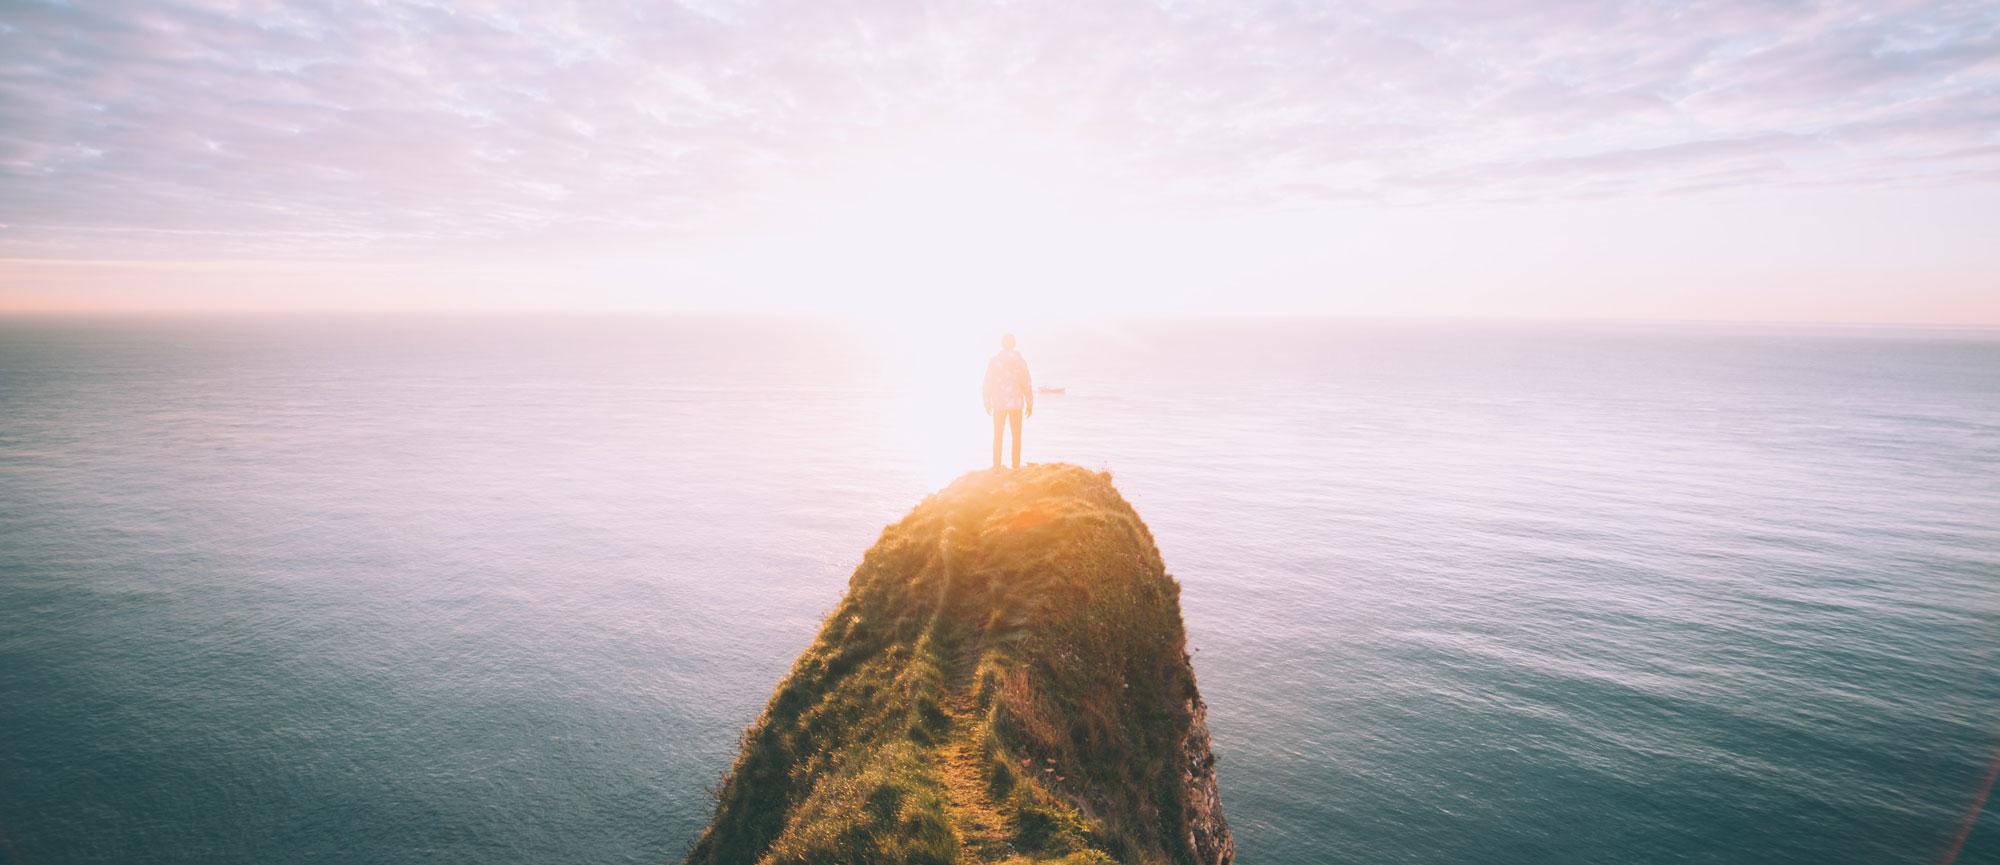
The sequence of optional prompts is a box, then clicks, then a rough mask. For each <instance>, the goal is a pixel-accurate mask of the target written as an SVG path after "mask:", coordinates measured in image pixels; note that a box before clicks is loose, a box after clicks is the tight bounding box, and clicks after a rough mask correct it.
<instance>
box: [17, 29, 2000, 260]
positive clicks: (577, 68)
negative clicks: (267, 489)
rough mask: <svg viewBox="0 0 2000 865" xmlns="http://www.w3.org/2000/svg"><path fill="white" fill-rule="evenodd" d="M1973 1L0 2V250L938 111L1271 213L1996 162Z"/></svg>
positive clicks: (308, 226)
mask: <svg viewBox="0 0 2000 865" xmlns="http://www.w3.org/2000/svg"><path fill="white" fill-rule="evenodd" d="M1996 121H2000V6H1996V5H1995V4H1993V3H1990V2H1930V3H1913V2H1903V3H1896V2H1761V3H1759V2H1741V0H1731V2H1695V3H1655V2H1632V3H1616V2H1600V0H1505V2H1481V3H1466V4H1446V3H1432V2H1376V3H1360V4H1312V3H1269V4H1263V3H1245V2H1228V3H1198V2H1125V3H1073V2H1014V3H999V4H992V5H984V6H973V5H969V4H930V3H922V2H882V3H858V2H824V0H814V2H791V3H783V2H781V3H736V2H722V0H709V2H683V3H680V4H662V3H653V2H630V3H532V4H520V5H518V6H511V5H501V4H480V3H475V4H464V5H454V6H447V5H441V4H432V3H405V2H380V3H368V4H355V3H347V2H331V0H321V2H300V3H281V2H256V0H214V2H195V0H186V2H171V0H145V2H136V0H135V2H102V3H63V2H35V0H0V223H4V224H5V226H6V227H5V228H4V229H0V256H17V257H18V256H25V257H36V256H48V257H62V256H72V255H87V256H90V257H103V256H106V255H111V256H117V255H132V256H159V255H171V254H176V253H181V252H188V251H193V252H199V253H203V254H215V255H251V256H255V255H274V256H275V255H286V256H310V255H317V254H340V253H347V252H353V251H355V250H395V249H411V248H418V247H426V248H428V247H434V246H438V245H451V244H461V243H478V242H487V243H510V242H517V241H529V240H533V241H537V242H549V241H551V240H563V239H569V240H578V241H579V242H581V241H582V240H584V239H603V238H629V239H635V240H660V241H668V240H671V239H674V238H689V237H699V236H701V235H702V234H703V233H704V232H709V231H713V230H716V229H717V228H718V226H722V225H725V224H727V223H728V222H729V220H730V219H732V218H733V216H734V215H736V214H740V213H743V212H746V211H749V210H754V209H755V208H757V207H759V206H762V205H763V204H766V203H768V202H771V201H773V200H777V199H779V198H781V197H782V195H783V190H784V189H785V188H786V187H787V185H788V184H791V183H795V182H797V181H798V180H799V179H800V178H804V177H811V176H814V175H815V173H816V172H819V171H822V170H828V169H829V166H832V165H834V164H837V163H838V162H839V161H840V160H842V159H846V158H851V157H854V156H855V155H856V154H857V153H866V152H867V151H868V150H870V149H871V148H877V147H882V146H884V145H885V144H889V143H893V142H895V141H896V140H898V138H899V137H900V136H904V135H906V134H907V135H921V134H923V133H925V132H926V131H934V130H938V129H948V130H957V131H959V132H961V133H963V134H968V135H974V136H977V135H981V134H988V133H990V134H994V135H1017V136H1019V135H1025V136H1029V137H1039V138H1047V139H1051V140H1057V141H1060V142H1062V148H1061V152H1062V153H1063V154H1064V158H1066V159H1070V160H1074V161H1078V162H1081V163H1084V164H1081V165H1078V166H1076V167H1077V169H1078V170H1079V171H1084V172H1088V173H1090V174H1091V175H1092V176H1094V177H1099V178H1101V179H1102V182H1103V184H1104V186H1105V187H1106V188H1107V189H1110V190H1112V191H1113V192H1114V194H1116V195H1118V196H1122V197H1124V198H1126V199H1129V200H1130V201H1132V202H1135V203H1139V202H1143V203H1145V204H1146V205H1147V206H1155V207H1185V208H1206V207H1215V206H1228V207H1243V208H1269V207H1288V206H1299V205H1311V204H1314V203H1321V202H1329V201H1370V202H1383V203H1390V204H1424V203H1432V202H1455V201H1466V200H1475V201H1515V200H1537V199H1548V198H1574V197H1598V196H1630V195H1652V194H1662V193H1677V192H1680V193H1686V192H1703V191H1709V192H1712V191H1716V190H1742V189H1746V188H1763V187H1772V186H1794V185H1810V186H1827V185H1834V186H1843V185H1844V186H1879V185H1913V184H1915V185H1922V184H1962V183H1983V184H1991V183H1995V182H1996V178H1997V177H2000V122H1996Z"/></svg>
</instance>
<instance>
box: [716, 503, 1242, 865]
mask: <svg viewBox="0 0 2000 865" xmlns="http://www.w3.org/2000/svg"><path fill="white" fill-rule="evenodd" d="M1214 764H1215V759H1214V757H1213V756H1211V755H1210V753H1209V738H1208V728H1207V725H1206V723H1205V721H1204V706H1203V704H1202V701H1201V695H1200V694H1199V693H1198V692H1197V691H1196V690H1195V681H1194V671H1193V669H1192V668H1191V667H1190V666H1189V664H1188V656H1187V653H1186V637H1185V634H1184V631H1183V628H1182V624H1181V615H1180V587H1179V585H1178V584H1177V583H1175V582H1174V580H1173V578H1172V577H1171V576H1168V575H1167V573H1166V570H1165V568H1164V566H1163V565H1162V564H1161V561H1160V554H1159V550H1158V549H1157V548H1156V547H1155V546H1154V544H1153V538H1152V535H1151V533H1150V532H1148V531H1147V530H1146V526H1145V524H1144V523H1143V522H1141V521H1140V520H1139V517H1138V515H1137V514H1135V513H1133V511H1132V508H1131V506H1130V505H1128V504H1126V503H1125V500H1124V498H1122V497H1121V496H1119V494H1118V491H1117V489H1115V488H1114V487H1113V486H1112V485H1111V478H1110V476H1109V475H1105V474H1098V473H1093V472H1089V471H1086V470H1084V469H1081V468H1078V467H1076V466H1070V465H1060V464H1058V465H1036V466H1029V467H1027V468H1024V469H1021V470H1019V471H1015V472H1005V473H1002V472H977V473H974V474H969V475H966V476H964V477H962V478H960V479H958V480H957V481H955V482H953V483H952V484H951V485H950V486H948V487H946V488H945V489H944V490H942V491H940V492H938V493H936V494H933V495H931V496H930V497H929V498H926V499H925V500H924V501H923V503H922V504H920V505H918V506H917V508H916V509H915V510H913V511H911V512H910V513H909V515H908V516H905V517H904V518H903V519H902V520H901V521H899V522H897V523H895V524H894V525H891V526H889V527H888V528H887V529H884V530H883V532H882V536H881V539H880V540H878V541H877V542H876V543H875V546H874V547H872V548H871V549H869V550H868V552H867V554H866V555H864V556H863V557H862V560H861V565H860V567H858V568H856V569H855V572H854V576H853V578H852V579H851V580H850V581H849V583H848V589H847V594H846V596H845V597H844V598H842V599H841V601H840V604H839V606H838V607H836V608H835V609H834V611H833V612H832V613H831V614H830V615H828V617H827V619H826V622H825V623H824V624H823V625H822V626H821V627H820V631H819V635H818V637H817V638H816V639H814V641H813V643H812V645H811V646H810V647H809V648H807V649H806V651H805V653H804V654H803V655H801V656H800V657H799V659H798V662H797V663H796V664H794V665H793V667H792V672H791V674H790V675H789V676H787V677H786V678H785V680H784V681H783V682H781V683H779V685H778V688H777V690H776V692H775V693H774V694H773V695H772V697H771V702H770V705H769V706H767V707H766V708H765V710H764V714H763V715H762V717H760V718H758V719H757V721H756V722H755V723H754V724H752V725H751V727H750V729H749V730H748V731H747V732H745V733H744V735H743V747H742V751H741V753H740V754H739V755H738V757H737V760H736V764H735V766H734V767H733V768H732V769H731V771H730V773H729V776H728V778H727V779H726V780H725V781H724V783H723V786H722V788H721V790H720V791H719V792H718V800H719V801H718V802H717V805H716V812H715V819H714V822H713V823H711V824H710V825H709V828H708V829H707V830H706V831H705V832H704V833H703V834H702V836H701V838H700V840H699V841H697V842H696V844H695V846H694V849H693V851H692V852H691V853H690V854H689V855H688V858H687V861H688V862H689V863H691V865H739V863H938V865H943V863H969V862H1010V863H1031V862H1060V863H1068V865H1085V863H1091V865H1105V863H1112V862H1119V863H1188V865H1194V863H1199V865H1223V863H1229V862H1232V861H1233V860H1234V858H1235V847H1234V845H1233V843H1232V842H1231V841H1230V837H1229V828H1228V826H1227V824H1225V823H1224V821H1223V818H1222V806H1221V799H1220V797H1219V795H1218V794H1217V792H1216V785H1215V773H1214Z"/></svg>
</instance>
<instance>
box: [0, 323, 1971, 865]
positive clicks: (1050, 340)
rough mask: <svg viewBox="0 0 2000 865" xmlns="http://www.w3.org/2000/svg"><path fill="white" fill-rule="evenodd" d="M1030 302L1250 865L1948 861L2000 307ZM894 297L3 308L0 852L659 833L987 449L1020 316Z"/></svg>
mask: <svg viewBox="0 0 2000 865" xmlns="http://www.w3.org/2000/svg"><path fill="white" fill-rule="evenodd" d="M903 336H904V337H907V336H908V335H907V334H904V335H903ZM1022 337H1023V340H1022V348H1023V350H1024V352H1025V354H1026V355H1027V357H1028V358H1029V360H1030V362H1031V363H1033V364H1034V368H1035V371H1036V373H1037V375H1038V377H1039V379H1040V380H1041V381H1043V382H1046V383H1050V384H1058V385H1062V386H1065V387H1067V389H1068V392H1067V393H1066V394H1065V395H1062V396H1050V397H1045V398H1044V399H1043V402H1042V406H1041V410H1040V412H1039V413H1038V414H1037V415H1036V416H1035V418H1034V420H1033V421H1031V423H1030V426H1029V433H1030V439H1029V456H1030V459H1031V460H1053V459H1061V460H1068V461H1073V462H1078V463H1082V464H1084V465H1088V466H1093V467H1106V468H1109V469H1111V470H1112V471H1113V472H1114V474H1115V476H1116V478H1117V481H1118V483H1119V485H1120V487H1121V488H1122V489H1123V490H1124V492H1125V494H1126V495H1127V496H1128V497H1129V498H1130V499H1131V500H1132V501H1133V503H1134V504H1135V506H1136V507H1137V508H1138V510H1139V512H1140V514H1141V515H1142V516H1143V517H1145V518H1146V519H1147V520H1148V522H1149V523H1150V524H1151V525H1152V527H1153V529H1154V532H1155V533H1156V535H1157V536H1158V539H1159V542H1160V546H1161V549H1162V552H1163V553H1164V555H1165V557H1166V560H1167V562H1168V565H1169V567H1170V568H1171V569H1172V570H1173V571H1174V572H1175V574H1176V575H1177V576H1178V577H1179V578H1180V580H1181V582H1182V584H1183V586H1184V587H1185V588H1184V594H1183V601H1184V604H1185V613H1186V616H1187V622H1188V630H1189V638H1190V641H1191V644H1192V645H1193V646H1194V647H1196V649H1197V650H1198V651H1197V654H1196V655H1195V659H1196V660H1195V666H1196V670H1197V673H1198V675H1199V677H1200V682H1201V687H1202V691H1203V693H1204V695H1205V696H1206V697H1207V699H1208V701H1209V704H1210V723H1211V725H1212V727H1213V730H1214V734H1215V745H1216V751H1217V753H1218V755H1219V757H1220V761H1221V762H1220V773H1221V781H1222V786H1223V793H1224V805H1225V808H1226V811H1227V813H1228V816H1229V818H1230V820H1231V823H1232V825H1233V827H1234V829H1235V832H1236V839H1237V844H1238V847H1239V848H1240V851H1241V857H1242V861H1243V862H1245V863H1247V865H1267V863H1268V865H1286V863H1318V862H1328V863H1332V862H1351V863H1523V865H1527V863H1536V865H1543V863H1603V862H1647V863H1744V865H1750V863H1759V865H1763V863H1815V865H1818V863H1868V865H1874V863H1931V862H1937V861H1940V860H1941V859H1942V857H1944V856H1946V855H1948V853H1949V850H1950V848H1951V846H1952V843H1953V840H1954V838H1955V836H1956V835H1957V834H1958V833H1959V831H1960V829H1961V827H1962V826H1963V825H1964V821H1965V820H1966V818H1967V816H1968V813H1969V811H1970V809H1971V808H1973V807H1974V805H1975V803H1976V799H1977V796H1978V793H1979V790H1980V788H1981V787H1982V785H1983V784H1984V783H1985V782H1986V781H1987V780H1988V776H1987V771H1988V767H1989V766H1990V765H1991V764H1992V761H1993V760H1994V759H1995V757H1996V751H1995V748H1996V745H2000V673H1996V667H2000V658H1996V655H1995V654H1994V649H1995V647H1996V644H2000V336H1996V335H1995V334H1992V333H1979V332H1944V331H1932V332H1911V331H1877V330H1826V329H1765V328H1716V327H1706V328H1704V327H1692V326H1689V327H1637V326H1581V325H1578V326H1497V325H1496V326H1470V325H1462V326H1461V325H1414V324H1400V325H1364V324H1342V323H1263V324H1257V323H1233V324H1220V325H1217V324H1210V325H1202V326H1195V325H1173V324H1148V325H1129V326H1120V327H1101V328H1081V327H1079V328H1070V329H1064V330H1052V331H1048V332H1042V333H1034V332H1024V333H1023V334H1022ZM897 339H898V337H895V336H894V335H892V336H891V337H889V338H883V337H881V336H874V335H869V334H864V333H858V332H848V331H845V330H842V329H840V328H836V327H830V326H824V325H819V324H813V323H808V322H783V321H741V320H690V319H669V318H658V319H641V320H630V321H618V320H600V319H584V318H568V319H555V320H540V321H538V320H531V319H525V318H504V317H489V318H465V319H450V318H354V319H326V320H315V319H283V318H280V319H236V320H209V321H204V320H124V321H120V320H77V319H70V320H16V321H11V322H0V838H3V839H4V840H0V860H4V861H5V862H9V863H72V862H75V863H82V862H104V863H124V862H158V863H218V862H246V863H294V862H343V863H344V862H360V863H377V862H379V863H429V862H481V863H487V862H545V863H546V862H576V863H609V862H648V863H658V862H664V861H668V860H672V859H675V858H677V857H678V856H679V855H680V854H681V853H682V852H684V851H685V849H686V847H687V846H688V844H689V843H690V842H691V841H692V840H693V838H694V836H695V835H696V833H697V832H699V831H700V829H701V827H702V825H703V823H704V822H705V820H706V818H707V816H708V813H709V808H710V799H709V794H708V792H707V791H708V790H709V788H711V787H712V786H713V785H714V784H715V782H716V781H717V779H718V777H719V776H720V774H721V773H722V772H723V770H724V769H725V768H726V767H727V765H728V763H729V761H730V759H731V757H732V755H733V753H734V750H735V746H736V740H737V736H738V735H739V733H740V731H741V730H742V729H743V727H744V725H745V724H747V723H748V722H749V721H750V720H751V719H752V718H753V717H754V716H755V715H756V713H757V712H758V711H759V710H760V708H761V707H762V704H763V702H764V701H765V699H766V698H767V697H768V696H769V693H770V690H771V687H772V686H773V685H774V684H775V683H776V682H777V680H778V679H779V678H780V677H781V676H782V675H783V674H784V673H785V671H786V670H787V669H788V667H789V665H790V663H791V661H792V659H793V657H794V656H795V655H796V654H797V652H798V651H799V650H800V649H802V648H803V647H804V646H805V645H806V643H807V642H808V641H809V640H810V638H811V636H812V633H813V631H814V629H815V627H816V626H817V624H818V621H819V618H820V616H821V615H822V614H823V613H824V612H825V611H826V610H828V609H829V608H830V607H831V606H832V605H833V604H834V602H835V601H836V599H837V598H838V596H839V594H840V592H841V590H842V589H843V587H844V585H845V582H846V579H847V576H848V573H849V571H850V570H851V569H852V568H853V566H854V565H855V564H856V562H857V561H858V560H859V557H860V554H861V552H862V550H863V549H865V548H866V547H867V546H868V545H869V544H870V543H872V542H873V540H874V538H875V536H876V534H877V532H878V531H879V530H880V529H881V527H882V526H883V525H884V524H885V523H887V522H889V521H891V520H893V519H895V518H896V517H898V516H899V515H901V514H902V513H903V512H904V511H906V510H907V509H908V508H910V507H911V506H912V505H914V504H915V503H916V501H917V500H918V499H919V498H920V497H921V496H922V495H923V494H924V492H925V491H926V490H928V489H930V488H932V487H934V486H936V485H937V484H938V483H940V482H941V481H942V480H944V479H946V478H948V477H949V476H950V475H951V474H953V473H954V472H956V471H959V470H963V469H969V468H974V467H977V466H978V465H981V464H982V463H983V462H984V459H985V456H984V453H983V451H984V448H985V441H984V436H985V434H986V431H985V424H986V419H985V418H984V416H983V415H980V414H979V413H978V411H977V380H978V376H979V373H980V367H979V357H980V356H981V355H982V354H983V353H984V351H985V350H986V346H985V345H983V344H977V345H972V346H970V347H969V349H968V351H966V352H965V353H964V355H963V356H962V357H961V356H960V355H959V354H956V353H952V352H945V353H944V354H945V355H948V357H944V356H935V357H934V356H933V355H932V354H929V353H927V352H926V351H925V350H924V348H923V345H922V344H921V343H917V344H916V348H914V349H912V348H910V346H909V345H907V344H905V343H899V342H898V341H897ZM898 346H901V347H898ZM941 383H942V384H941ZM955 400H956V401H962V402H955ZM1958 861H1960V862H1964V863H1974V862H1978V863H1992V862H2000V818H1996V817H1995V816H1994V815H1988V816H1987V819H1985V820H1984V821H1982V822H1979V823H1977V824H1976V827H1975V828H1974V829H1973V830H1972V831H1971V833H1970V836H1969V838H1968V839H1967V840H1966V841H1965V843H1964V847H1963V851H1962V853H1961V854H1960V857H1959V860H1958Z"/></svg>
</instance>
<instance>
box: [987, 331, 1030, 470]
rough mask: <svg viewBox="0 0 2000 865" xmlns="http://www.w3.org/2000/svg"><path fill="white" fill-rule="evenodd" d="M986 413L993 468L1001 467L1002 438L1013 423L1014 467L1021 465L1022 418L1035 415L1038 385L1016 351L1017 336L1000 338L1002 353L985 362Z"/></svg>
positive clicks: (1004, 335) (1024, 360) (1024, 361)
mask: <svg viewBox="0 0 2000 865" xmlns="http://www.w3.org/2000/svg"><path fill="white" fill-rule="evenodd" d="M982 390H983V395H984V396H985V399H986V413H987V414H990V415H992V416H993V467H994V468H996V469H997V468H1000V439H1001V438H1002V436H1003V434H1004V433H1005V432H1006V429H1007V425H1008V424H1013V426H1014V467H1015V468H1017V469H1018V468H1020V467H1021V417H1022V415H1023V414H1024V413H1025V414H1026V416H1028V417H1034V416H1035V387H1034V382H1033V381H1032V380H1030V379H1029V378H1028V361H1027V360H1026V359H1024V358H1022V357H1021V353H1020V352H1018V351H1015V350H1014V335H1013V334H1011V333H1009V334H1003V335H1001V337H1000V353H999V354H996V355H994V356H993V359H992V360H989V361H987V362H986V386H985V388H983V389H982Z"/></svg>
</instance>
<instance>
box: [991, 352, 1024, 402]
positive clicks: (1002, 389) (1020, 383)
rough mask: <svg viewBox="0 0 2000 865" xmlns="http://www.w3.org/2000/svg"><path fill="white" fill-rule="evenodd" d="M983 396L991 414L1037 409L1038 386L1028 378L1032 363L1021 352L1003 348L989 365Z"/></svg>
mask: <svg viewBox="0 0 2000 865" xmlns="http://www.w3.org/2000/svg"><path fill="white" fill-rule="evenodd" d="M983 395H984V396H985V400H986V410H987V411H1013V410H1015V409H1022V408H1025V409H1028V410H1030V411H1032V410H1034V408H1035V387H1034V383H1033V382H1032V381H1031V380H1030V379H1029V378H1028V361H1027V360H1026V359H1025V358H1023V357H1021V353H1020V352H1018V351H1015V350H1013V349H1011V348H1003V349H1001V350H1000V353H999V354H996V355H994V356H993V359H992V360H989V361H987V362H986V387H985V388H983Z"/></svg>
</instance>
